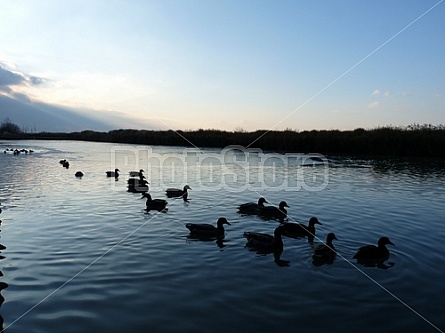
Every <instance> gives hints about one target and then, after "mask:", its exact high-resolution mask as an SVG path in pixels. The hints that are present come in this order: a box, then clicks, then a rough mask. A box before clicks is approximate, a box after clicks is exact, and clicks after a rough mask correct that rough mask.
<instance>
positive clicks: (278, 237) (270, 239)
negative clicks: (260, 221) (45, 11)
mask: <svg viewBox="0 0 445 333" xmlns="http://www.w3.org/2000/svg"><path fill="white" fill-rule="evenodd" d="M283 235H284V228H283V226H282V225H280V226H278V227H277V228H275V230H274V233H273V236H272V235H269V234H265V233H259V232H251V231H246V232H244V237H245V238H246V239H247V243H246V247H247V248H249V249H250V250H253V251H256V252H257V253H259V254H268V253H273V254H274V259H275V263H276V264H277V265H279V266H288V265H289V261H288V260H281V254H282V253H283V249H284V243H283V238H282V236H283Z"/></svg>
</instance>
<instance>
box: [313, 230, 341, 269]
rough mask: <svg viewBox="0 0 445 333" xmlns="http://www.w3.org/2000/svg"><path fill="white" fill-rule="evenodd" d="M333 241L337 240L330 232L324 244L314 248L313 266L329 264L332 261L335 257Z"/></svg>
mask: <svg viewBox="0 0 445 333" xmlns="http://www.w3.org/2000/svg"><path fill="white" fill-rule="evenodd" d="M334 239H335V240H338V239H337V237H335V234H334V233H333V232H330V233H329V234H328V235H327V237H326V243H325V244H320V245H318V246H317V247H315V248H314V251H313V252H312V259H313V262H314V264H323V263H328V264H331V263H332V262H333V261H334V259H335V255H336V251H335V247H334V244H333V243H332V242H333V240H334Z"/></svg>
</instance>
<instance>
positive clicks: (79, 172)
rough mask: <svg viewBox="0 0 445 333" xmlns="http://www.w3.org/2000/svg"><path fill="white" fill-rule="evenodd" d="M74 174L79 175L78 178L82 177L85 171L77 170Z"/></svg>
mask: <svg viewBox="0 0 445 333" xmlns="http://www.w3.org/2000/svg"><path fill="white" fill-rule="evenodd" d="M74 176H76V177H78V178H82V177H83V172H82V171H77V172H76V173H75V174H74Z"/></svg>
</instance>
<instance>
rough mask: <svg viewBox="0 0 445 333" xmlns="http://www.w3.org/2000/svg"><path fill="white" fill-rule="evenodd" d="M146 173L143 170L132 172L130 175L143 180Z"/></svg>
mask: <svg viewBox="0 0 445 333" xmlns="http://www.w3.org/2000/svg"><path fill="white" fill-rule="evenodd" d="M144 172H145V171H144V170H142V169H141V170H139V171H130V172H129V174H130V177H139V178H141V179H143V178H145V176H144Z"/></svg>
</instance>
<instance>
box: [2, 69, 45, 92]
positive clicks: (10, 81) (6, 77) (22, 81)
mask: <svg viewBox="0 0 445 333" xmlns="http://www.w3.org/2000/svg"><path fill="white" fill-rule="evenodd" d="M45 82H46V80H45V79H44V78H41V77H37V76H31V75H24V74H22V73H17V72H12V71H10V70H8V69H6V68H5V67H4V66H2V64H1V63H0V91H3V92H7V93H10V92H11V86H38V85H41V84H43V83H45Z"/></svg>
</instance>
